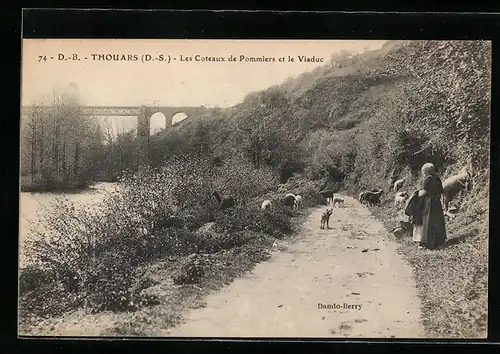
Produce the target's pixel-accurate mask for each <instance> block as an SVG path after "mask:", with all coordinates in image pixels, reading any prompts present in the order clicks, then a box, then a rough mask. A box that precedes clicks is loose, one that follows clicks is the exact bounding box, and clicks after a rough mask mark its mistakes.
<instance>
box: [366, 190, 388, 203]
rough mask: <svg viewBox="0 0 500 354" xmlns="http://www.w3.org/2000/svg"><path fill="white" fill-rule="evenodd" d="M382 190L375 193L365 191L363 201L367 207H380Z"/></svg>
mask: <svg viewBox="0 0 500 354" xmlns="http://www.w3.org/2000/svg"><path fill="white" fill-rule="evenodd" d="M382 192H383V190H382V189H380V190H378V191H377V192H373V191H372V190H370V191H365V195H364V197H363V200H366V201H367V202H368V204H369V205H380V197H381V196H382Z"/></svg>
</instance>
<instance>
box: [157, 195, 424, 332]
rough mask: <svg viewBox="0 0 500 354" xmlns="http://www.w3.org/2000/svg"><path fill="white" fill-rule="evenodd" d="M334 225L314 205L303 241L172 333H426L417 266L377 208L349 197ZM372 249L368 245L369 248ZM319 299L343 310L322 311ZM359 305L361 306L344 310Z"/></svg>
mask: <svg viewBox="0 0 500 354" xmlns="http://www.w3.org/2000/svg"><path fill="white" fill-rule="evenodd" d="M344 200H345V206H344V208H335V209H334V212H333V215H332V216H331V218H330V229H325V230H321V229H320V228H319V220H320V215H321V213H322V212H323V211H324V210H325V207H321V208H316V209H314V210H313V211H312V213H311V214H310V216H309V217H308V219H307V221H306V222H305V224H304V226H303V228H304V231H303V234H302V235H301V238H300V240H299V241H297V242H294V243H290V244H287V249H286V250H284V251H277V252H275V253H274V254H273V257H272V258H271V259H270V260H269V261H268V262H265V263H260V264H258V265H257V266H256V267H255V268H254V271H253V272H252V273H250V274H249V275H247V276H245V277H243V278H240V279H237V280H235V281H234V282H233V283H231V284H230V285H229V286H227V287H226V288H224V289H222V290H221V291H220V292H218V293H216V294H213V295H211V296H209V297H207V299H206V307H204V308H202V309H196V310H192V311H191V312H189V313H188V314H186V318H185V322H184V323H183V324H181V325H180V326H178V327H176V328H172V329H170V330H168V331H166V332H165V333H164V334H165V335H166V336H175V337H184V336H193V337H365V338H366V337H371V338H390V337H395V338H418V337H423V336H424V330H423V326H422V323H421V320H420V301H419V299H418V297H417V290H416V288H415V285H414V281H413V279H412V274H411V268H410V266H409V265H408V264H406V263H405V262H404V261H403V260H402V259H401V257H400V256H399V255H398V254H397V253H396V248H397V245H396V243H395V241H392V240H391V239H390V236H389V234H388V233H387V231H386V230H385V229H384V227H383V225H382V224H381V223H380V222H379V221H377V220H375V219H374V217H373V216H372V215H371V213H370V211H369V210H368V209H367V208H365V207H364V206H362V205H361V204H359V202H358V201H356V200H355V199H353V198H350V197H347V196H345V197H344ZM365 250H367V251H365ZM319 303H321V304H324V305H325V306H326V305H335V304H338V305H340V306H341V308H336V309H328V308H326V309H319V308H318V307H319ZM344 304H346V306H350V305H357V306H356V308H354V307H353V308H350V309H349V308H343V307H344Z"/></svg>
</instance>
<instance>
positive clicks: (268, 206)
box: [260, 199, 272, 210]
mask: <svg viewBox="0 0 500 354" xmlns="http://www.w3.org/2000/svg"><path fill="white" fill-rule="evenodd" d="M271 206H272V204H271V201H270V200H268V199H266V200H264V201H263V202H262V205H261V206H260V208H261V209H262V210H267V209H271Z"/></svg>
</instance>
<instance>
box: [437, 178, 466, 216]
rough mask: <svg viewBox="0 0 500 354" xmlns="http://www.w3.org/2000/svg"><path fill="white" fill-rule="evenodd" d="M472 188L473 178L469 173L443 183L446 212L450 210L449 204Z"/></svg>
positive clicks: (443, 200)
mask: <svg viewBox="0 0 500 354" xmlns="http://www.w3.org/2000/svg"><path fill="white" fill-rule="evenodd" d="M471 187H472V184H471V176H470V174H469V173H468V172H462V173H459V174H457V175H454V176H451V177H449V178H447V179H446V180H445V181H444V182H443V193H442V196H441V198H442V203H443V206H444V210H448V204H449V203H450V202H451V201H452V200H453V199H454V198H455V197H456V196H457V195H458V194H459V193H460V194H462V192H463V191H464V190H470V188H471Z"/></svg>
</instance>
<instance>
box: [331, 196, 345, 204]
mask: <svg viewBox="0 0 500 354" xmlns="http://www.w3.org/2000/svg"><path fill="white" fill-rule="evenodd" d="M332 203H333V206H335V204H338V205H339V206H341V205H344V199H342V198H340V197H335V198H333V201H332Z"/></svg>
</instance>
